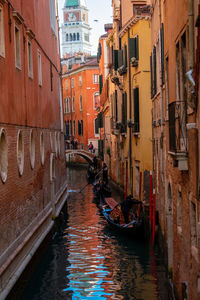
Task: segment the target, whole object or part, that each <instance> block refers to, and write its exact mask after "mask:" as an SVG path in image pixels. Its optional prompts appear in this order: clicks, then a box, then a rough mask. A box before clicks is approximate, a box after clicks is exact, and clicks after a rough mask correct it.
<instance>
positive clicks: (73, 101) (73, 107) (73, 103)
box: [72, 96, 75, 112]
mask: <svg viewBox="0 0 200 300" xmlns="http://www.w3.org/2000/svg"><path fill="white" fill-rule="evenodd" d="M72 111H73V112H75V97H74V96H73V98H72Z"/></svg>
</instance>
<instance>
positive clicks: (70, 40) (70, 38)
mask: <svg viewBox="0 0 200 300" xmlns="http://www.w3.org/2000/svg"><path fill="white" fill-rule="evenodd" d="M69 40H70V42H71V41H72V34H71V33H70V38H69Z"/></svg>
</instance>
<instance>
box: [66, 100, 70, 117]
mask: <svg viewBox="0 0 200 300" xmlns="http://www.w3.org/2000/svg"><path fill="white" fill-rule="evenodd" d="M70 101H71V99H70V98H67V111H66V112H67V113H70Z"/></svg>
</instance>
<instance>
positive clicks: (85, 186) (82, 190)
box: [79, 182, 90, 193]
mask: <svg viewBox="0 0 200 300" xmlns="http://www.w3.org/2000/svg"><path fill="white" fill-rule="evenodd" d="M89 184H90V182H89V183H87V184H86V185H85V186H84V187H83V188H82V189H81V190H80V191H79V193H81V192H82V191H83V190H84V189H85V188H86V186H88V185H89Z"/></svg>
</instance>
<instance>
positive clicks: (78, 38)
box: [77, 33, 80, 41]
mask: <svg viewBox="0 0 200 300" xmlns="http://www.w3.org/2000/svg"><path fill="white" fill-rule="evenodd" d="M79 40H80V34H79V33H77V41H79Z"/></svg>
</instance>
